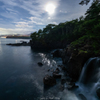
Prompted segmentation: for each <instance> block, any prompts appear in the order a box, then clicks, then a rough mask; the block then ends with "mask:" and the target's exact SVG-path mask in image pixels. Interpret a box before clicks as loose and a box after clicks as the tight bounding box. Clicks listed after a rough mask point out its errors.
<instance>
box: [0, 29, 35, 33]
mask: <svg viewBox="0 0 100 100" xmlns="http://www.w3.org/2000/svg"><path fill="white" fill-rule="evenodd" d="M33 31H36V30H32V29H30V30H29V29H25V28H16V29H10V28H9V29H7V28H0V35H3V34H6V35H7V34H20V33H21V34H30V33H31V32H33Z"/></svg>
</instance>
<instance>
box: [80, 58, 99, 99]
mask: <svg viewBox="0 0 100 100" xmlns="http://www.w3.org/2000/svg"><path fill="white" fill-rule="evenodd" d="M78 85H79V87H80V91H81V93H82V94H84V95H85V96H86V98H88V100H98V99H97V98H96V96H97V95H96V90H97V88H99V87H100V58H99V57H94V58H90V59H89V60H88V61H87V62H86V63H85V64H84V67H83V69H82V72H81V75H80V78H79V81H78Z"/></svg>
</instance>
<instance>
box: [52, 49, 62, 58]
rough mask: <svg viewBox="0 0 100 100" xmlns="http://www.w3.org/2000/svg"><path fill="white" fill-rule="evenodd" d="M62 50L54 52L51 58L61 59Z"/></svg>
mask: <svg viewBox="0 0 100 100" xmlns="http://www.w3.org/2000/svg"><path fill="white" fill-rule="evenodd" d="M62 52H63V51H62V50H56V51H54V52H53V53H52V54H53V57H62Z"/></svg>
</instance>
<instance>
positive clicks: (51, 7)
mask: <svg viewBox="0 0 100 100" xmlns="http://www.w3.org/2000/svg"><path fill="white" fill-rule="evenodd" d="M55 8H56V7H55V5H54V4H53V3H48V4H47V5H46V8H45V10H46V12H48V14H49V15H52V14H54V12H55Z"/></svg>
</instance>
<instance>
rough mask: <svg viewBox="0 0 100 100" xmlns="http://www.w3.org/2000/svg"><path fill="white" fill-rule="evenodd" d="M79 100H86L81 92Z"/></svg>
mask: <svg viewBox="0 0 100 100" xmlns="http://www.w3.org/2000/svg"><path fill="white" fill-rule="evenodd" d="M79 97H80V99H81V100H87V98H86V97H85V96H84V95H83V94H79Z"/></svg>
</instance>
